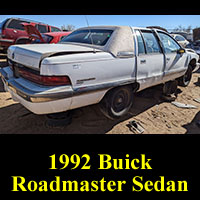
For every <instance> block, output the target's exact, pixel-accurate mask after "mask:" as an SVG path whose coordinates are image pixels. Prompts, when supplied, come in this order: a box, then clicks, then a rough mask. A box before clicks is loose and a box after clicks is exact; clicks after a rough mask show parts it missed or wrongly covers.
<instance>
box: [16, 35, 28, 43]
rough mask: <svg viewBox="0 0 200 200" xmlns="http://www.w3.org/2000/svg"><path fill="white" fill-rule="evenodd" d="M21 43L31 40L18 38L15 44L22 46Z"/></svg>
mask: <svg viewBox="0 0 200 200" xmlns="http://www.w3.org/2000/svg"><path fill="white" fill-rule="evenodd" d="M20 41H24V42H25V41H30V39H29V38H28V37H21V38H17V40H16V41H15V44H20Z"/></svg>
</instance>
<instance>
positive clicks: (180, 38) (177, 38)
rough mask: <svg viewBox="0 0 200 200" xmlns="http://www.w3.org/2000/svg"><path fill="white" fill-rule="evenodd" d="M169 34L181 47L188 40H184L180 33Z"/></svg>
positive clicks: (186, 43) (184, 45)
mask: <svg viewBox="0 0 200 200" xmlns="http://www.w3.org/2000/svg"><path fill="white" fill-rule="evenodd" d="M171 36H172V37H173V38H174V39H175V40H176V41H177V42H178V43H179V44H180V45H181V46H182V47H183V48H185V47H186V46H187V45H188V44H189V43H190V42H189V41H188V40H186V39H185V38H184V37H183V36H182V35H179V34H171Z"/></svg>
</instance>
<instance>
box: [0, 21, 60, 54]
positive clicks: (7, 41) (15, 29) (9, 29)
mask: <svg viewBox="0 0 200 200" xmlns="http://www.w3.org/2000/svg"><path fill="white" fill-rule="evenodd" d="M22 23H31V24H32V25H33V26H35V27H36V28H37V29H38V30H39V32H40V33H47V32H59V31H61V29H59V28H57V27H55V26H50V25H48V24H44V23H41V22H35V21H31V20H26V19H20V18H8V19H5V20H4V21H3V22H1V23H0V49H1V50H3V51H6V50H7V49H8V47H9V46H10V45H13V44H26V43H29V36H28V34H27V32H26V31H25V30H24V26H23V25H22Z"/></svg>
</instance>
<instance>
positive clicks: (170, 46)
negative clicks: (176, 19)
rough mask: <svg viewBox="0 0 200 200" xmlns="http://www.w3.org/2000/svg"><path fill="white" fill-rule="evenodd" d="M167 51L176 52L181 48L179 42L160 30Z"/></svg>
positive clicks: (159, 33)
mask: <svg viewBox="0 0 200 200" xmlns="http://www.w3.org/2000/svg"><path fill="white" fill-rule="evenodd" d="M158 35H159V37H160V40H161V42H162V44H163V48H164V50H165V53H174V52H177V51H178V50H179V49H180V46H179V45H178V43H177V42H176V41H175V40H173V39H172V38H171V37H170V36H168V35H167V34H165V33H161V32H158Z"/></svg>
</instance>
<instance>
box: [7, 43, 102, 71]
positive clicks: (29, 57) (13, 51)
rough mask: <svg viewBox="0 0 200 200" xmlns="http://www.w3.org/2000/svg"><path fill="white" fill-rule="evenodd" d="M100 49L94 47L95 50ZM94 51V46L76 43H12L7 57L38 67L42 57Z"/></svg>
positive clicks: (28, 65)
mask: <svg viewBox="0 0 200 200" xmlns="http://www.w3.org/2000/svg"><path fill="white" fill-rule="evenodd" d="M98 51H101V50H99V49H95V52H98ZM86 52H94V48H91V47H85V46H80V45H77V44H30V45H27V44H26V45H13V46H11V47H9V49H8V54H7V55H8V59H10V60H12V61H14V62H16V63H20V64H22V65H25V66H27V67H30V68H34V69H39V67H40V63H41V61H42V60H43V59H44V58H47V57H50V56H51V57H52V56H58V55H68V54H75V53H86Z"/></svg>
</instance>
